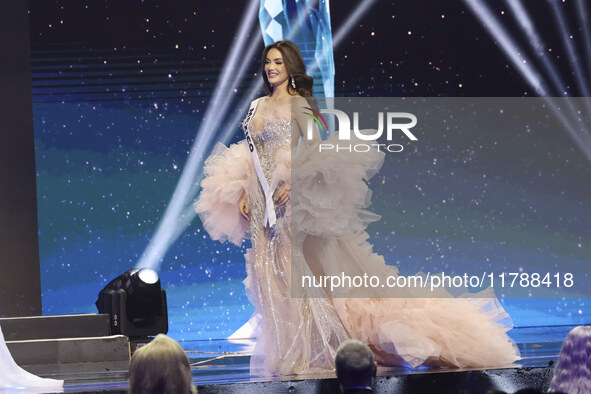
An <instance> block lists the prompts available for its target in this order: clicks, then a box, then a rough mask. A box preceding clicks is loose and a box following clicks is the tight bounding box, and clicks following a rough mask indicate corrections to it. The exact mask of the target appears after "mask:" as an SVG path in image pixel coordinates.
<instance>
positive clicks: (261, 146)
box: [248, 118, 291, 179]
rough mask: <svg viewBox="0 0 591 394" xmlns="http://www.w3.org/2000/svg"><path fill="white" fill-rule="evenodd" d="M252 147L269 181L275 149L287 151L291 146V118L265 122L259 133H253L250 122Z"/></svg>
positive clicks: (273, 167)
mask: <svg viewBox="0 0 591 394" xmlns="http://www.w3.org/2000/svg"><path fill="white" fill-rule="evenodd" d="M248 130H249V131H250V135H251V136H252V139H253V142H254V145H255V147H256V149H257V153H258V155H259V160H260V162H261V168H262V169H263V172H264V173H265V177H266V178H267V179H270V177H271V173H272V172H273V170H274V169H275V153H276V152H277V149H280V148H284V149H289V148H290V145H291V118H283V119H277V120H265V121H264V123H263V129H262V130H261V131H258V132H257V131H254V130H253V127H252V122H250V123H249V125H248Z"/></svg>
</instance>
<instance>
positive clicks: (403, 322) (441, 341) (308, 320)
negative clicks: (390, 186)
mask: <svg viewBox="0 0 591 394" xmlns="http://www.w3.org/2000/svg"><path fill="white" fill-rule="evenodd" d="M291 123H292V121H291V120H290V118H283V119H273V120H269V119H266V120H265V121H264V122H263V125H262V129H261V130H254V128H253V126H252V122H251V123H250V124H248V125H246V127H248V128H249V131H250V133H251V135H252V136H253V140H254V145H255V146H256V149H257V152H258V155H259V159H260V163H261V167H262V169H263V172H264V174H265V177H266V179H267V181H268V182H269V185H270V186H271V190H274V189H275V188H276V187H277V186H279V185H281V184H285V185H288V186H290V187H291V193H292V195H291V201H292V203H288V204H287V205H285V206H283V207H279V208H277V210H276V214H277V222H276V224H275V225H274V226H273V227H271V228H269V227H265V226H264V225H263V217H264V211H265V199H264V195H263V192H262V189H261V186H260V182H259V180H258V178H257V174H256V172H255V170H254V167H253V159H252V157H251V153H250V152H249V150H248V145H247V144H246V142H245V141H244V140H243V141H241V142H239V143H238V144H234V145H231V146H230V147H225V146H224V145H223V144H218V145H217V146H216V147H215V149H214V151H213V153H212V154H211V156H210V157H209V158H208V159H207V160H206V161H205V166H204V174H205V176H204V179H203V181H202V182H201V187H202V189H201V194H200V196H199V199H198V201H197V202H196V203H195V209H196V211H197V212H198V213H199V215H200V217H201V220H202V223H203V227H204V228H205V229H206V230H207V232H208V233H209V235H210V236H211V238H212V239H214V240H219V241H220V242H225V241H230V242H232V243H234V244H236V245H241V243H242V240H243V239H244V238H248V237H249V238H250V240H251V241H252V248H251V249H249V250H248V251H247V253H246V255H245V260H246V270H247V278H246V280H245V281H244V283H245V286H246V292H247V294H248V297H249V299H250V301H251V302H252V304H253V305H254V307H255V312H254V315H253V319H254V320H255V321H256V326H257V327H258V328H257V342H256V345H255V348H254V352H253V355H252V357H251V372H252V373H253V374H258V375H267V374H283V375H290V374H302V373H315V372H326V371H327V370H328V371H332V370H333V368H334V356H335V353H336V349H337V347H338V346H339V344H340V343H341V342H343V341H344V340H346V339H349V338H355V339H359V340H361V341H363V342H365V343H367V344H369V345H370V347H371V348H372V350H373V351H374V354H375V356H376V359H377V360H378V362H381V363H382V364H385V365H392V366H395V365H410V366H412V367H416V366H419V365H433V366H452V367H498V366H502V365H507V364H510V363H512V362H514V361H515V360H517V359H518V357H519V352H518V350H517V347H516V345H515V344H514V342H513V341H512V340H511V339H510V338H509V337H508V335H507V334H506V332H507V331H508V330H509V329H510V328H511V325H512V323H511V320H510V318H509V316H508V315H507V313H506V312H505V311H504V310H503V308H502V307H501V306H500V305H499V303H498V301H497V299H496V298H495V297H494V294H492V291H490V290H489V292H490V293H491V294H489V297H483V298H453V297H451V296H449V295H448V294H441V293H440V294H438V297H437V298H422V297H421V294H416V293H412V292H409V293H408V294H407V296H404V294H402V296H401V295H400V294H398V296H397V297H396V298H386V297H380V294H376V296H375V297H373V298H355V297H350V296H349V297H332V296H331V295H330V294H324V296H323V294H322V293H318V291H317V290H315V292H311V293H309V294H308V296H304V297H299V298H295V297H292V292H291V279H290V276H291V271H292V270H300V271H301V272H300V273H307V272H313V273H318V272H321V273H323V274H338V273H339V272H341V271H343V270H346V271H347V272H351V271H353V272H359V273H363V272H365V273H370V274H375V275H382V276H386V275H396V274H397V269H396V267H392V266H388V265H386V264H385V262H384V259H383V257H382V256H379V255H377V254H375V253H373V252H372V246H371V244H369V243H368V242H367V238H368V234H367V233H366V232H365V229H366V227H367V225H368V223H370V222H372V221H375V220H377V219H378V218H379V216H377V215H374V214H372V213H370V212H368V211H365V210H364V209H363V208H365V207H367V206H368V205H369V197H370V195H371V191H370V190H369V189H368V187H367V184H366V181H367V180H368V179H369V178H370V177H371V176H372V175H374V174H375V173H377V172H378V171H379V169H380V167H381V165H382V163H383V159H384V154H383V153H377V152H376V153H372V154H357V155H356V154H347V153H346V152H345V153H344V154H343V153H341V152H339V153H324V152H323V153H322V154H321V155H320V154H318V150H317V149H314V146H312V147H311V148H310V147H308V149H306V148H304V149H300V150H299V151H298V154H297V155H295V154H294V157H293V163H292V157H291V156H292V155H291V152H290V147H291V142H290V139H291V133H292V124H291ZM292 164H293V167H294V168H292ZM296 168H297V169H296ZM296 184H297V187H296ZM243 193H246V194H247V196H248V201H249V209H250V222H249V221H248V220H246V219H244V218H243V217H242V216H241V215H240V211H239V201H240V199H241V197H242V195H243ZM296 200H297V203H296V202H294V201H296ZM296 229H297V230H296ZM442 292H443V293H445V291H442ZM366 295H367V293H366V294H364V296H366ZM481 296H482V294H481ZM423 297H424V294H423Z"/></svg>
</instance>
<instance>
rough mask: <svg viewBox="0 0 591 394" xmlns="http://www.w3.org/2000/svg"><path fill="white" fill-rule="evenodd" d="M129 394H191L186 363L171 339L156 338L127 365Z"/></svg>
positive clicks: (190, 378)
mask: <svg viewBox="0 0 591 394" xmlns="http://www.w3.org/2000/svg"><path fill="white" fill-rule="evenodd" d="M129 393H130V394H173V393H175V394H176V393H178V394H195V393H197V390H196V389H195V386H193V378H192V376H191V366H190V365H189V359H188V358H187V355H186V354H185V352H184V351H183V348H182V347H181V345H180V344H179V343H178V342H177V341H175V340H174V339H172V338H170V337H168V336H166V335H163V334H158V336H157V337H156V338H154V340H152V342H150V343H149V344H147V345H146V346H144V347H142V348H140V349H138V350H136V352H135V353H134V354H133V357H132V358H131V362H130V364H129Z"/></svg>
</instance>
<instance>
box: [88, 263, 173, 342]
mask: <svg viewBox="0 0 591 394" xmlns="http://www.w3.org/2000/svg"><path fill="white" fill-rule="evenodd" d="M96 307H97V308H98V311H99V313H108V314H109V315H110V318H111V334H123V335H127V336H128V337H130V338H138V337H147V336H153V335H157V334H166V333H167V332H168V308H167V306H166V292H165V291H164V289H162V287H161V286H160V278H159V277H158V274H157V273H156V271H154V270H152V269H150V268H142V269H132V270H129V271H127V272H124V273H123V274H121V275H119V276H118V277H116V278H115V279H113V280H112V281H111V282H109V284H108V285H106V286H105V288H104V289H102V290H101V291H100V293H99V295H98V300H96Z"/></svg>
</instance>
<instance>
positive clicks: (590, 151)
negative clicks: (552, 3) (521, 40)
mask: <svg viewBox="0 0 591 394" xmlns="http://www.w3.org/2000/svg"><path fill="white" fill-rule="evenodd" d="M464 3H466V4H467V5H468V6H469V7H470V8H471V9H472V11H473V12H474V14H475V15H476V17H477V18H478V19H479V20H480V22H481V23H482V24H483V25H484V26H485V27H486V29H487V30H488V33H489V34H490V35H491V36H492V37H494V38H495V39H496V40H497V41H498V42H499V44H500V49H501V50H502V51H503V53H504V54H505V55H506V56H507V57H508V58H509V60H510V61H511V62H512V63H513V66H514V67H515V68H516V69H517V70H518V71H519V73H520V74H521V75H522V76H523V77H524V78H525V80H526V82H527V83H528V84H529V85H530V86H531V87H532V88H533V89H534V91H535V92H536V94H538V95H539V96H542V97H543V98H544V100H545V101H547V102H548V108H550V109H551V110H552V111H553V112H554V114H555V116H556V117H557V118H558V119H559V120H560V122H561V123H562V124H564V127H565V129H566V130H567V132H568V133H569V134H570V136H571V137H572V138H573V139H574V140H575V142H576V143H577V145H578V147H579V149H581V151H582V152H583V153H584V154H585V156H586V157H587V159H588V160H589V161H591V143H590V142H589V139H588V138H587V137H588V135H587V133H586V131H585V130H584V128H579V127H577V126H576V124H574V125H573V123H572V122H571V119H569V118H566V117H565V115H564V113H563V112H562V111H560V109H558V108H557V106H556V104H554V103H553V100H551V98H550V97H548V96H550V94H549V90H548V88H547V84H546V83H545V81H543V80H542V79H541V77H540V75H539V73H538V72H536V70H534V69H533V67H532V66H530V65H531V64H532V62H531V61H529V58H528V57H527V56H526V55H521V57H520V55H519V54H521V53H524V52H523V50H522V49H521V48H520V47H519V45H518V44H517V43H516V42H515V40H513V39H512V38H511V36H510V35H509V33H508V32H507V30H506V29H505V28H504V27H503V26H502V24H501V23H499V21H498V20H497V19H496V18H495V17H494V16H493V14H492V12H491V11H490V9H488V7H487V6H486V4H484V3H483V2H480V1H478V0H464Z"/></svg>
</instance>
